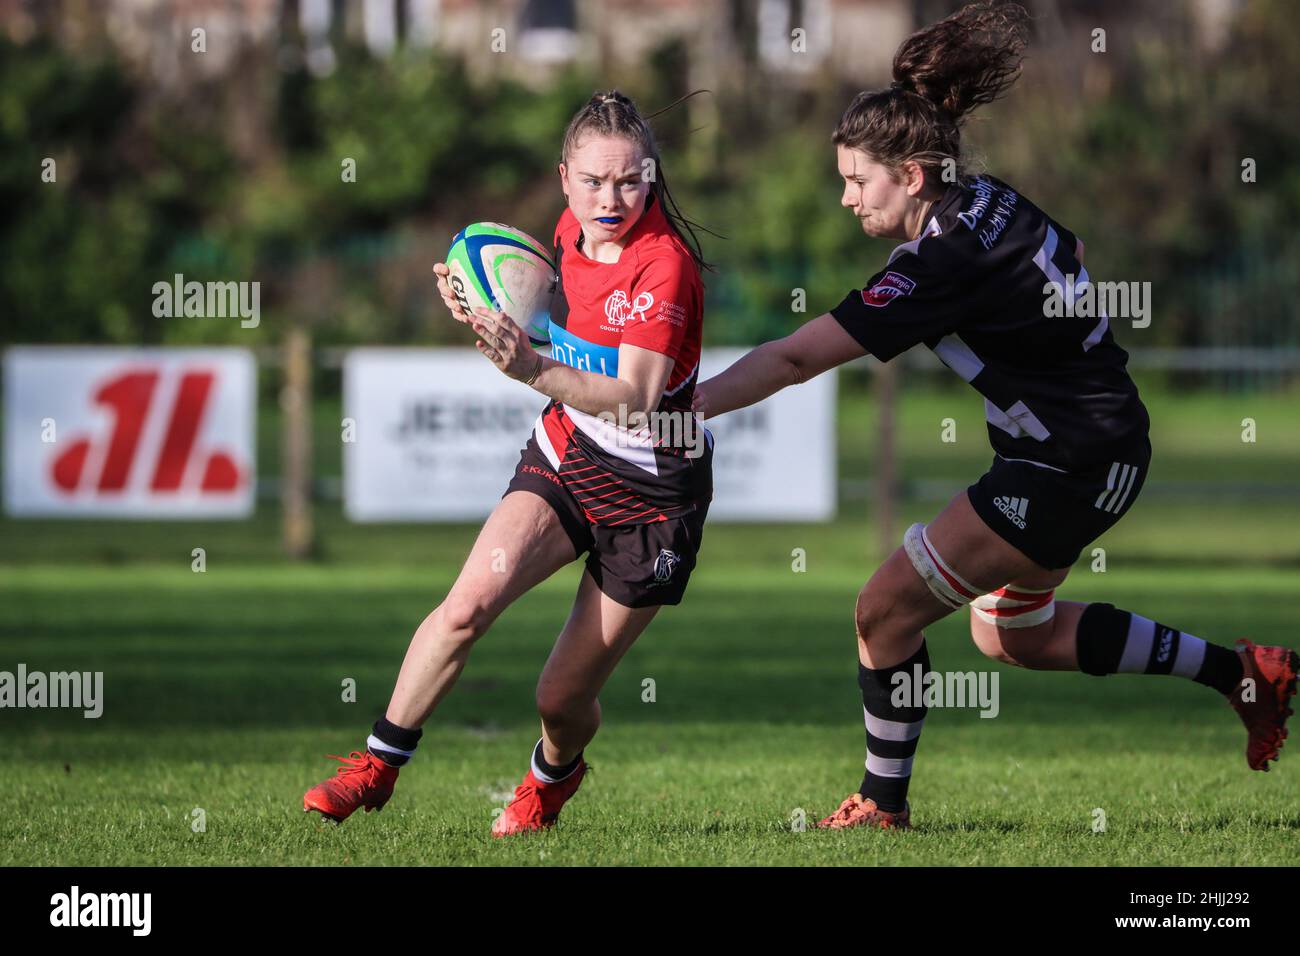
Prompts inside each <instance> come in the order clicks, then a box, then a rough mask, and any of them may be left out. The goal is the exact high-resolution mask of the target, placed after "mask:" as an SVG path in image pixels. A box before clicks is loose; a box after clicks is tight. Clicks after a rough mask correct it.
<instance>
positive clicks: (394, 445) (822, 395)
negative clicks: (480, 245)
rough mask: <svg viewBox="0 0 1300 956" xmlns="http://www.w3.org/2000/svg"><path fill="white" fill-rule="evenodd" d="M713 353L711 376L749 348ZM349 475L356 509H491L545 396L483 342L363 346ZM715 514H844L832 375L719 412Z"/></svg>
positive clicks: (476, 514) (419, 512)
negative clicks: (838, 509)
mask: <svg viewBox="0 0 1300 956" xmlns="http://www.w3.org/2000/svg"><path fill="white" fill-rule="evenodd" d="M744 351H745V350H743V349H720V350H718V349H713V350H708V351H706V352H705V353H704V357H703V361H702V364H701V368H702V371H703V377H705V378H707V377H708V376H710V375H712V374H715V373H716V372H718V371H721V370H722V369H724V368H726V366H727V365H728V364H730V363H731V362H732V361H734V360H735V359H736V358H738V357H739V356H740V355H743V354H744ZM343 396H344V405H343V407H344V412H343V414H344V416H345V417H346V419H347V421H345V423H344V446H343V448H344V452H343V483H344V503H345V508H346V511H347V515H348V517H349V518H351V519H352V520H354V521H413V520H426V521H455V520H471V519H473V520H477V519H481V518H483V517H485V516H486V515H487V514H488V512H490V511H491V510H492V508H493V507H494V506H495V505H496V503H497V502H498V501H499V500H500V498H501V495H502V494H503V493H504V492H505V489H506V485H507V483H508V482H509V481H510V478H511V476H512V475H513V474H514V470H515V466H516V464H518V462H519V452H520V449H522V448H523V446H524V443H525V442H526V441H527V440H528V436H529V434H530V433H531V430H532V427H533V423H534V422H535V421H536V419H537V415H538V413H539V412H540V411H541V410H542V408H543V406H545V404H546V398H545V397H544V396H542V395H540V394H539V393H537V392H535V391H533V390H532V389H531V388H528V387H527V386H525V385H522V384H520V383H519V382H515V381H512V380H511V379H508V378H506V377H505V376H504V375H502V374H501V373H500V372H499V371H497V369H496V368H495V367H494V366H493V365H492V364H491V363H490V362H488V361H487V360H486V359H484V358H483V357H482V356H481V355H479V354H478V353H477V352H476V351H475V350H474V349H383V348H363V349H354V350H352V351H351V352H349V353H348V355H347V358H346V360H345V361H344V366H343ZM707 425H708V428H709V430H710V431H711V432H712V433H713V435H714V438H715V441H714V496H713V504H712V505H711V506H710V509H709V520H710V521H712V520H714V519H719V520H735V521H826V520H829V519H831V518H833V517H834V515H835V482H836V475H835V375H834V373H833V372H830V373H827V374H825V375H822V376H819V377H818V378H816V379H814V380H813V381H811V382H808V383H805V384H803V385H799V386H796V387H794V388H790V389H786V390H785V391H784V392H781V393H778V394H777V395H775V396H773V397H772V398H770V399H768V400H767V401H765V402H761V403H760V404H758V405H755V406H753V407H752V408H748V409H743V410H741V411H738V412H733V413H731V414H728V415H723V416H720V417H718V418H715V419H711V420H710V421H709V422H708V423H707Z"/></svg>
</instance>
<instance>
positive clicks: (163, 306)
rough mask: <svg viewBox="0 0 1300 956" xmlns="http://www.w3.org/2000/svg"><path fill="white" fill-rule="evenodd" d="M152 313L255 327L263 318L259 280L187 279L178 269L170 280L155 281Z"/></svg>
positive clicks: (159, 315)
mask: <svg viewBox="0 0 1300 956" xmlns="http://www.w3.org/2000/svg"><path fill="white" fill-rule="evenodd" d="M152 291H153V296H154V298H153V314H154V316H155V317H157V318H159V319H181V318H185V319H230V318H236V317H238V318H239V319H240V323H239V326H240V328H244V329H255V328H257V327H258V325H259V324H261V321H262V284H261V283H260V282H197V281H193V280H191V281H190V282H186V281H185V276H184V275H182V274H181V273H179V272H178V273H176V275H175V276H173V277H172V281H171V282H166V281H162V282H155V283H154V284H153V290H152Z"/></svg>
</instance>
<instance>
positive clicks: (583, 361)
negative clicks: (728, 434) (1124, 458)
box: [534, 197, 713, 525]
mask: <svg viewBox="0 0 1300 956" xmlns="http://www.w3.org/2000/svg"><path fill="white" fill-rule="evenodd" d="M581 237H582V226H581V224H580V223H579V222H578V220H577V219H576V218H575V217H574V215H573V213H572V212H570V211H569V210H567V209H566V210H565V211H564V215H562V216H561V217H560V222H559V224H558V225H557V226H556V228H555V262H556V266H557V267H558V269H559V271H560V290H559V292H558V293H557V295H556V298H555V302H554V304H553V306H552V309H551V323H550V335H551V357H552V358H554V359H555V360H556V361H559V362H563V363H564V364H566V365H571V366H573V367H574V368H578V369H582V370H583V371H588V372H599V373H601V374H604V375H609V376H613V377H617V376H618V347H619V345H620V344H621V343H624V342H626V343H628V344H629V345H635V346H637V347H639V348H644V349H649V350H651V351H654V352H659V353H661V354H663V355H668V356H671V357H672V358H673V370H672V374H671V375H670V376H669V378H668V384H667V386H666V387H665V389H664V393H663V396H662V397H661V398H660V400H659V404H658V406H657V407H656V408H655V409H654V412H655V413H657V414H658V415H661V416H663V415H665V413H667V414H671V418H668V417H662V418H660V419H659V420H660V423H661V425H660V428H659V429H658V432H657V434H652V432H651V430H650V429H648V428H642V429H639V430H635V431H634V430H631V429H627V428H622V427H620V426H619V425H617V424H616V423H613V422H609V421H604V420H602V419H600V418H597V417H596V416H594V415H588V414H587V413H586V412H582V411H579V410H578V409H575V408H570V407H568V406H567V405H564V404H562V403H560V402H555V401H552V402H551V403H550V404H549V405H547V406H546V408H545V409H544V410H543V411H542V414H541V416H540V417H539V418H538V420H537V424H536V426H535V427H534V436H535V437H536V439H537V444H538V445H539V446H540V447H541V450H542V453H543V454H545V455H546V457H547V460H548V461H550V463H551V467H553V468H554V469H555V470H556V472H557V473H558V474H559V476H560V480H561V481H562V482H563V483H564V485H565V486H566V487H567V488H568V489H569V491H571V492H572V493H573V495H574V497H575V498H576V499H577V500H578V502H579V504H580V505H581V506H582V509H583V511H584V512H585V514H586V515H587V519H588V520H589V521H591V522H592V523H593V524H600V525H618V524H644V523H647V522H652V521H664V520H667V519H668V518H675V517H678V516H680V515H683V514H687V513H689V512H691V511H693V510H694V509H695V508H696V507H699V506H701V505H703V504H705V503H707V502H708V501H709V500H710V499H711V498H712V496H713V482H712V475H711V463H712V447H713V437H712V436H711V435H710V434H709V433H708V431H707V429H705V428H704V426H703V425H702V424H701V423H700V420H699V419H698V418H697V417H696V416H695V415H694V414H693V413H692V412H691V399H692V396H693V395H694V393H695V383H696V382H697V381H698V378H699V366H700V336H701V332H702V327H703V322H704V287H703V284H702V283H701V281H700V274H699V269H697V268H696V265H695V261H694V260H693V259H692V258H691V253H690V250H689V249H687V247H686V245H685V244H684V243H683V242H682V241H681V239H679V238H678V237H677V235H676V234H675V233H674V232H673V231H672V229H671V228H670V226H669V224H668V221H667V219H665V217H664V214H663V211H662V210H661V209H660V207H659V204H658V203H657V202H655V201H654V200H653V197H651V201H650V203H649V204H648V205H647V206H646V209H645V211H644V212H643V213H642V214H641V218H640V219H639V220H638V221H637V223H636V225H634V226H633V227H632V230H631V232H630V233H629V235H628V241H627V242H626V244H625V245H624V246H623V249H622V251H621V253H620V254H619V259H618V262H613V263H610V262H597V261H596V260H594V259H589V258H587V256H585V255H584V254H583V252H582V250H581V249H580V248H579V245H578V244H579V240H580V239H581Z"/></svg>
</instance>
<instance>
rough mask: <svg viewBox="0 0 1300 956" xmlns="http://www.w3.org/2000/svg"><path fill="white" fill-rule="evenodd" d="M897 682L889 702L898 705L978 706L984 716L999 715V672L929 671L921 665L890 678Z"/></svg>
mask: <svg viewBox="0 0 1300 956" xmlns="http://www.w3.org/2000/svg"><path fill="white" fill-rule="evenodd" d="M890 683H891V684H893V685H894V689H893V691H891V692H890V695H889V702H890V703H891V704H893V705H894V706H895V707H922V706H924V707H978V708H980V716H981V717H996V716H997V715H998V711H999V710H1000V709H1001V705H1000V704H999V703H998V672H997V671H980V672H979V673H976V672H975V671H929V672H927V673H922V668H921V665H920V664H916V665H913V667H912V671H911V673H908V672H907V671H899V672H898V673H896V674H895V675H894V676H893V677H891V678H890Z"/></svg>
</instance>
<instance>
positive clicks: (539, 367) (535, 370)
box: [524, 352, 542, 385]
mask: <svg viewBox="0 0 1300 956" xmlns="http://www.w3.org/2000/svg"><path fill="white" fill-rule="evenodd" d="M533 354H534V355H536V356H537V365H536V366H535V367H534V368H533V374H532V375H529V376H528V377H527V378H526V379H524V384H525V385H532V384H533V382H535V381H537V376H538V375H540V374H541V373H542V353H541V352H534V353H533Z"/></svg>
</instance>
